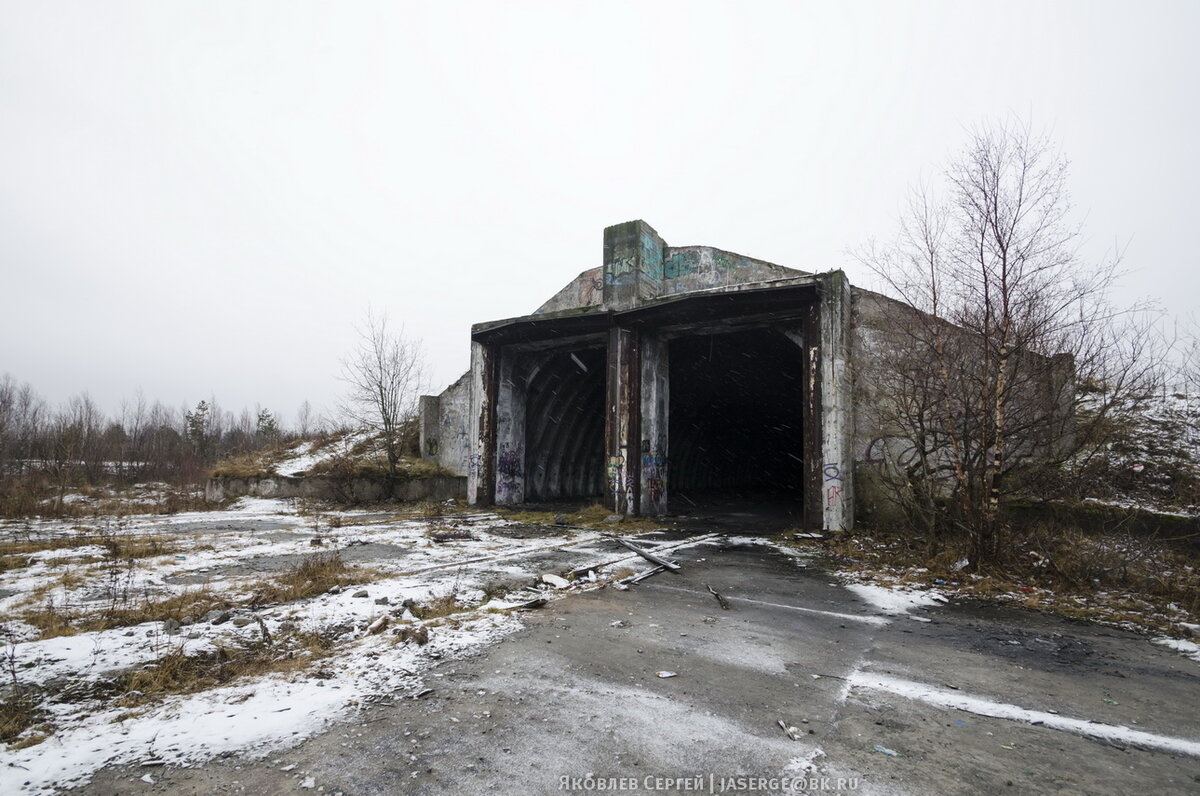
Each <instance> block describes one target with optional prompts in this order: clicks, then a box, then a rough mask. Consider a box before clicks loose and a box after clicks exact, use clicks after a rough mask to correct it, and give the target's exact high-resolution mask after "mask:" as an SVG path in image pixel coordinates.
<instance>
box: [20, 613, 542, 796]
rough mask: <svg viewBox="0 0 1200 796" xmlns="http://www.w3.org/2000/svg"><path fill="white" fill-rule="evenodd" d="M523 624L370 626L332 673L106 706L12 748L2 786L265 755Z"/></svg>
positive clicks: (502, 619) (59, 783) (29, 789)
mask: <svg viewBox="0 0 1200 796" xmlns="http://www.w3.org/2000/svg"><path fill="white" fill-rule="evenodd" d="M520 626H521V625H520V622H519V621H517V620H516V619H514V618H512V617H509V616H503V615H499V614H487V615H484V616H482V617H479V618H478V619H475V620H473V621H471V622H468V623H465V624H464V625H463V626H462V627H460V628H457V629H444V628H439V630H438V632H437V634H436V635H435V636H433V637H432V638H431V640H430V643H429V644H428V645H427V646H425V647H416V646H413V645H410V644H401V645H396V644H393V643H392V641H391V639H389V638H387V637H386V636H373V637H369V638H365V639H362V640H361V641H360V642H359V643H357V644H356V645H354V647H353V649H351V650H347V651H344V652H342V654H341V655H340V656H339V660H338V661H337V663H336V664H331V665H330V667H329V669H330V670H331V673H332V676H331V677H330V678H329V679H314V678H308V677H306V676H300V677H291V678H289V677H283V676H269V677H264V678H258V679H254V680H248V681H243V682H239V683H237V684H235V685H230V686H227V687H222V688H215V689H212V690H209V691H204V692H201V693H198V694H193V695H190V696H185V697H174V698H170V699H168V700H165V701H164V702H163V703H161V704H159V705H157V706H156V707H155V708H154V709H153V710H151V711H150V712H148V713H147V714H145V715H141V716H137V717H132V718H129V717H122V714H123V713H127V712H126V711H123V710H121V709H115V708H114V709H107V710H104V709H102V708H101V709H100V710H99V712H97V713H94V714H92V715H91V716H89V717H88V718H87V719H86V720H82V719H80V720H77V721H75V722H74V723H73V725H72V726H70V727H69V728H67V729H64V730H62V731H60V732H59V733H57V734H55V735H54V736H52V737H51V738H49V739H47V740H46V741H44V742H43V743H41V744H38V745H37V746H33V747H29V748H27V749H22V750H19V751H16V752H11V753H7V754H5V755H4V757H5V758H6V761H5V762H6V763H7V764H8V765H6V766H5V767H4V768H0V793H17V792H26V793H52V792H54V791H56V790H58V789H59V788H62V787H68V786H71V785H74V784H78V783H80V782H82V781H85V780H86V779H87V778H88V777H89V776H90V775H91V773H92V772H93V771H95V770H96V769H98V768H100V767H102V766H104V765H109V764H122V763H137V762H140V761H146V760H161V761H163V762H164V763H165V764H167V765H190V764H194V763H199V762H202V761H205V760H209V759H211V758H213V757H215V756H216V755H219V754H221V753H223V752H237V753H239V754H240V755H242V756H244V757H246V758H248V759H257V758H261V757H264V756H266V755H268V754H270V753H272V752H274V751H277V750H279V749H281V748H283V747H288V746H292V745H294V744H295V743H297V742H299V741H300V740H303V739H304V738H307V737H310V736H311V735H313V734H315V733H317V732H319V731H320V730H321V729H322V728H324V727H325V726H326V725H327V724H328V723H329V722H330V721H332V720H334V719H337V718H339V717H345V716H347V715H349V714H351V713H353V712H354V711H355V710H357V709H359V708H361V707H362V705H363V701H364V700H365V699H367V698H368V697H371V696H374V695H379V694H390V695H396V694H397V692H398V691H407V692H412V691H413V690H414V689H415V688H416V685H417V684H418V683H419V682H420V675H421V674H422V673H423V672H424V671H425V670H427V669H428V668H430V667H431V666H432V665H434V664H435V663H436V662H437V661H438V660H440V659H442V658H452V657H461V656H462V655H463V654H465V653H467V652H469V651H471V650H475V649H478V648H480V647H482V646H484V645H487V644H491V643H494V642H495V641H497V640H499V639H500V638H503V637H504V636H506V635H508V634H509V633H512V632H513V631H515V630H517V629H518V628H520ZM404 695H408V694H404ZM90 707H91V708H92V709H97V708H99V707H100V706H99V705H97V704H93V705H91V706H90ZM64 718H67V717H64ZM26 782H27V783H28V784H24V783H26Z"/></svg>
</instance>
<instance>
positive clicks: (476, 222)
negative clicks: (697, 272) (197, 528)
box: [0, 0, 1200, 419]
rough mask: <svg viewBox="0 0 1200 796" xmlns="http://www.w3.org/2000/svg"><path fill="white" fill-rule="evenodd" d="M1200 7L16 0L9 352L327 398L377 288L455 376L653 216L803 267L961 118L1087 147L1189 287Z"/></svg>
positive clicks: (319, 400) (5, 120)
mask: <svg viewBox="0 0 1200 796" xmlns="http://www.w3.org/2000/svg"><path fill="white" fill-rule="evenodd" d="M1198 42H1200V3H1196V2H1174V3H1170V2H1136V3H1134V2H1127V3H1101V2H1094V1H1090V2H1049V3H1047V2H1033V3H1022V2H1013V1H1012V0H1006V2H1004V3H994V2H989V3H970V2H926V3H912V2H909V3H890V2H889V3H882V2H880V3H844V2H829V3H807V2H784V3H767V2H726V3H708V2H697V1H696V0H688V2H678V3H674V2H647V1H646V0H640V1H639V2H632V3H616V2H602V3H585V2H574V1H572V2H564V1H563V0H558V1H556V2H512V1H507V2H503V3H501V2H491V3H465V2H459V3H455V2H445V1H444V0H442V1H439V2H429V3H424V2H422V3H416V2H390V3H381V4H375V3H348V2H339V3H311V2H296V0H289V2H280V3H270V2H219V3H214V2H189V3H184V2H169V1H168V0H152V1H151V2H113V1H111V0H105V1H100V0H88V1H87V2H77V3H76V2H55V1H54V0H36V2H35V1H34V0H23V1H22V2H9V1H8V0H0V276H2V279H0V296H2V297H3V298H2V301H0V372H5V371H7V372H9V373H11V374H13V375H14V376H15V377H17V378H18V379H21V380H25V381H29V382H32V383H33V384H34V386H35V387H37V388H38V389H39V390H40V391H41V392H42V393H43V394H45V395H46V396H47V397H48V398H50V399H51V400H54V401H58V400H62V399H65V398H66V397H68V396H69V395H70V394H72V393H75V392H78V391H82V390H88V391H89V392H90V393H91V394H92V395H93V397H95V398H96V399H98V400H99V401H100V402H101V403H102V404H103V405H104V406H105V407H107V408H115V407H116V406H117V405H118V404H119V403H120V401H121V399H122V397H124V396H131V395H132V394H133V392H134V390H135V389H137V388H138V387H141V388H142V389H143V390H144V392H145V393H146V395H147V396H148V397H150V398H158V399H162V400H163V401H165V402H167V403H169V404H173V405H179V404H181V403H184V402H187V403H189V404H194V403H195V402H196V401H197V400H199V399H200V398H203V397H206V396H208V395H209V394H215V395H216V396H217V398H218V399H219V400H220V401H221V402H222V404H223V405H224V406H226V407H227V408H240V407H241V406H243V405H250V406H252V405H253V404H255V403H260V404H263V405H265V406H268V407H271V408H274V409H275V410H276V411H279V412H281V413H282V414H283V415H284V416H285V418H288V419H291V417H293V416H294V413H295V410H296V408H297V406H298V405H299V404H300V402H301V401H303V400H304V399H306V398H307V399H309V400H311V401H312V402H313V404H314V405H317V406H330V405H332V404H333V403H334V402H335V400H336V396H337V395H338V393H339V392H340V390H341V385H340V384H339V382H338V381H337V378H336V377H337V374H338V371H339V359H340V357H341V356H342V355H343V354H344V353H345V352H346V351H347V350H349V349H350V348H351V347H352V346H353V343H354V329H353V327H354V324H355V323H356V322H358V321H360V320H361V318H362V316H363V315H364V313H365V310H366V308H367V305H368V304H372V305H373V306H374V307H375V308H376V310H379V311H386V312H387V313H388V314H389V315H390V316H391V318H392V320H393V321H394V322H402V323H404V324H405V326H406V327H407V330H408V332H409V333H410V334H411V335H414V336H418V337H420V338H422V339H423V340H424V342H425V345H426V348H427V350H428V353H429V355H430V358H431V362H432V364H433V370H434V376H435V381H436V382H437V384H436V385H435V386H436V387H437V388H439V389H440V388H441V387H442V386H444V385H445V384H446V383H448V382H450V381H452V380H453V379H455V378H457V376H458V375H460V373H461V372H462V371H463V370H464V369H465V368H466V366H467V362H468V335H469V327H470V324H471V323H472V322H475V321H481V320H490V319H495V318H503V317H510V316H514V315H522V314H526V313H528V312H531V311H532V310H533V309H535V308H536V307H537V306H538V305H539V304H540V303H541V302H542V301H543V300H544V299H545V298H546V297H548V296H549V295H551V294H552V293H553V292H554V291H556V290H557V289H558V288H559V287H561V286H562V285H563V284H565V283H566V282H568V281H569V280H570V279H571V278H573V277H574V276H575V275H576V274H577V273H578V272H579V271H581V270H583V269H585V268H590V267H593V266H595V265H599V264H600V258H601V240H602V239H601V234H602V230H603V228H604V227H605V226H607V225H610V224H614V223H618V222H621V221H626V220H629V219H633V218H643V219H645V220H646V221H648V222H649V223H650V224H651V225H653V226H654V227H655V228H656V229H658V231H659V232H660V233H661V234H662V235H663V236H664V237H665V238H666V240H667V241H668V243H670V244H672V245H689V244H707V245H713V246H718V247H721V248H724V249H730V250H734V251H738V252H741V253H744V254H748V255H751V256H754V257H759V258H763V259H767V260H771V261H773V262H777V263H780V264H783V265H789V266H793V267H796V268H801V269H804V270H826V269H829V268H839V267H840V268H845V269H846V270H847V272H848V273H849V275H850V277H851V280H852V281H856V282H860V283H861V282H866V281H867V280H866V275H865V274H863V273H862V272H861V269H860V268H858V267H857V266H856V265H855V264H854V263H853V261H852V259H851V258H850V257H849V256H848V254H847V251H848V250H849V249H851V248H854V247H857V246H859V245H861V244H862V243H864V242H865V241H867V240H868V239H870V238H873V237H874V238H887V237H889V236H891V235H892V233H893V231H894V229H895V225H896V219H897V215H898V212H899V209H900V206H901V204H902V203H903V200H904V197H905V193H906V191H907V190H908V187H909V186H910V185H912V184H913V183H915V182H917V181H918V180H919V179H921V177H922V176H926V177H928V176H930V175H933V174H935V173H937V172H938V171H939V169H940V168H941V166H942V165H943V164H944V163H945V162H946V161H947V160H948V159H949V158H950V157H951V156H952V155H953V154H954V153H956V152H957V151H958V150H959V149H960V148H961V147H962V146H963V144H964V143H965V140H966V136H965V132H964V131H965V128H966V127H968V126H970V125H973V124H975V123H977V122H979V121H981V120H984V119H987V118H994V117H999V116H1005V115H1008V114H1012V113H1015V114H1018V115H1020V116H1022V117H1025V118H1028V119H1031V120H1032V122H1033V125H1034V126H1035V127H1037V128H1041V129H1043V130H1048V131H1049V132H1050V134H1051V135H1052V136H1053V137H1054V138H1055V139H1056V140H1057V141H1058V142H1059V143H1060V144H1061V146H1062V148H1063V150H1064V151H1065V152H1066V154H1067V155H1068V157H1069V158H1070V159H1071V161H1072V172H1071V179H1070V185H1071V189H1072V195H1073V200H1074V204H1075V206H1076V208H1077V212H1078V214H1079V218H1080V219H1081V220H1083V221H1084V223H1085V228H1086V232H1087V242H1086V244H1085V246H1084V254H1085V255H1087V256H1090V257H1093V258H1098V257H1101V256H1103V254H1104V252H1105V250H1106V249H1112V247H1113V246H1114V245H1118V244H1119V245H1122V246H1124V245H1126V244H1127V250H1126V265H1127V266H1128V267H1129V268H1130V269H1132V270H1133V272H1134V273H1133V275H1132V276H1131V277H1130V278H1127V279H1126V280H1125V281H1124V283H1123V284H1122V286H1121V296H1120V298H1121V299H1123V300H1126V301H1129V300H1133V299H1135V298H1137V297H1140V296H1155V297H1159V298H1161V299H1162V300H1163V301H1164V303H1165V304H1166V306H1167V308H1168V309H1169V310H1171V311H1172V312H1174V313H1175V314H1178V315H1185V314H1187V313H1189V312H1191V311H1193V310H1194V308H1195V307H1196V304H1197V300H1196V296H1197V295H1198V293H1200V267H1198V266H1200V262H1198V259H1200V257H1198V255H1197V245H1196V240H1195V236H1196V233H1197V231H1198V226H1200V225H1198V223H1197V222H1198V221H1200V218H1198V213H1197V203H1196V200H1195V195H1196V191H1197V186H1198V185H1200V154H1198V142H1200V130H1198V129H1197V127H1198V112H1200V111H1198V103H1197V97H1198V96H1200V95H1198V91H1200V89H1198V88H1197V83H1198V78H1200V46H1197V43H1198Z"/></svg>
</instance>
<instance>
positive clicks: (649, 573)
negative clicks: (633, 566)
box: [621, 567, 667, 585]
mask: <svg viewBox="0 0 1200 796" xmlns="http://www.w3.org/2000/svg"><path fill="white" fill-rule="evenodd" d="M666 570H667V568H666V567H654V568H653V569H648V570H646V571H645V572H642V573H639V574H637V575H633V576H631V577H628V578H625V580H623V581H621V582H622V583H626V584H630V585H632V584H634V583H641V582H642V581H644V580H645V579H646V578H651V577H654V576H655V575H657V574H658V573H660V572H665V571H666Z"/></svg>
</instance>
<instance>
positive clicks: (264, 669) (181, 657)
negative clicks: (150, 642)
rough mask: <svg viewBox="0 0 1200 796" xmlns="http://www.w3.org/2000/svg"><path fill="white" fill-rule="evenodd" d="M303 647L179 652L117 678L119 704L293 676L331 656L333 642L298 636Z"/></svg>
mask: <svg viewBox="0 0 1200 796" xmlns="http://www.w3.org/2000/svg"><path fill="white" fill-rule="evenodd" d="M295 639H296V640H297V641H298V642H299V643H294V644H288V645H279V646H271V645H266V644H261V643H256V644H247V645H244V646H236V647H235V646H222V647H218V648H217V650H216V651H215V652H210V653H205V654H203V655H185V654H184V653H183V652H182V650H174V651H172V652H169V653H167V654H166V655H164V656H162V657H161V658H159V659H158V660H156V661H154V662H153V663H151V664H147V665H146V666H142V667H141V668H139V669H136V670H133V671H129V672H126V673H125V674H123V675H122V676H121V677H119V678H118V680H117V684H116V690H117V691H118V693H119V694H120V696H119V697H118V698H117V704H118V705H120V706H121V707H126V708H132V707H137V706H139V705H144V704H146V703H148V702H153V701H156V700H158V699H161V698H162V697H164V696H168V695H172V694H193V693H196V692H197V691H205V690H208V689H210V688H217V687H219V686H223V685H227V684H229V683H230V682H233V681H234V680H238V679H241V678H245V677H261V676H263V675H267V674H278V673H281V672H294V671H299V670H301V669H304V668H307V667H308V666H309V665H310V664H312V662H313V661H314V660H317V659H319V658H322V657H324V656H326V655H328V654H329V652H330V650H332V648H333V644H332V642H331V641H330V640H328V639H326V638H325V637H323V636H320V635H319V634H315V633H313V634H305V636H304V637H303V638H302V637H301V636H300V635H297V636H296V637H295Z"/></svg>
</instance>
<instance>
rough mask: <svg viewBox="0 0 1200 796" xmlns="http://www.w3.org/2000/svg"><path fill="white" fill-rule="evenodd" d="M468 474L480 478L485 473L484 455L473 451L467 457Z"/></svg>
mask: <svg viewBox="0 0 1200 796" xmlns="http://www.w3.org/2000/svg"><path fill="white" fill-rule="evenodd" d="M467 475H469V476H472V477H476V478H478V477H479V476H481V475H483V457H482V456H480V455H479V454H478V453H472V454H471V455H470V456H468V457H467Z"/></svg>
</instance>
